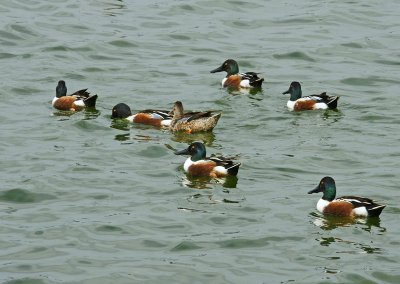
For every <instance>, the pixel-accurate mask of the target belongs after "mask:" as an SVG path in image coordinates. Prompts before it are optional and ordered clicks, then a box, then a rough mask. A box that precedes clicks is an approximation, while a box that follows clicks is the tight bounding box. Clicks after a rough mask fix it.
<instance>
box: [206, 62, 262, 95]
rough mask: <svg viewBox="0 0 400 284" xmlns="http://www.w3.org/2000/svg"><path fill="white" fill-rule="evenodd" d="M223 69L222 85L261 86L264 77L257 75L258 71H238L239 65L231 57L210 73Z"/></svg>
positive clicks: (237, 87) (230, 86) (231, 86)
mask: <svg viewBox="0 0 400 284" xmlns="http://www.w3.org/2000/svg"><path fill="white" fill-rule="evenodd" d="M222 71H225V72H226V73H227V74H226V77H225V78H224V79H222V87H224V88H225V87H228V88H234V89H240V88H261V85H262V83H263V81H264V78H260V77H258V73H255V72H247V73H239V65H238V63H237V62H236V61H235V60H233V59H228V60H226V61H225V62H224V63H222V65H221V66H220V67H218V68H216V69H214V70H211V71H210V73H217V72H222Z"/></svg>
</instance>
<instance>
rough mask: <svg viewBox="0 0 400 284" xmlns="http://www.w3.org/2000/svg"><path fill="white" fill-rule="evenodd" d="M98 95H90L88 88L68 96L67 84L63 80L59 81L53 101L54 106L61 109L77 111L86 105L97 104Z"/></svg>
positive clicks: (93, 105)
mask: <svg viewBox="0 0 400 284" xmlns="http://www.w3.org/2000/svg"><path fill="white" fill-rule="evenodd" d="M96 100H97V95H94V96H90V93H89V92H87V89H82V90H79V91H77V92H75V93H73V94H71V95H68V96H67V86H66V85H65V82H64V81H63V80H60V81H58V85H57V88H56V96H55V97H54V99H53V101H52V105H53V107H54V108H56V109H59V110H72V111H77V110H81V109H83V108H85V107H95V106H96Z"/></svg>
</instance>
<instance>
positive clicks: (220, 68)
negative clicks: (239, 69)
mask: <svg viewBox="0 0 400 284" xmlns="http://www.w3.org/2000/svg"><path fill="white" fill-rule="evenodd" d="M222 71H224V67H223V66H222V65H221V66H219V67H218V68H215V69H214V70H211V71H210V73H217V72H222Z"/></svg>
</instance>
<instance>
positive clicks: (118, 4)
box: [104, 0, 126, 16]
mask: <svg viewBox="0 0 400 284" xmlns="http://www.w3.org/2000/svg"><path fill="white" fill-rule="evenodd" d="M104 6H106V7H104V13H105V14H106V15H108V16H116V15H118V14H121V13H122V10H125V9H126V6H125V4H124V3H123V1H122V0H114V1H110V0H108V1H105V2H104Z"/></svg>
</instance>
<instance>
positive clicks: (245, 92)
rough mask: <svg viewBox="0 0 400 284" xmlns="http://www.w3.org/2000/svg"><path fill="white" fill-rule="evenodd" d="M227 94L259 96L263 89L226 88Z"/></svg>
mask: <svg viewBox="0 0 400 284" xmlns="http://www.w3.org/2000/svg"><path fill="white" fill-rule="evenodd" d="M226 90H227V92H228V93H229V94H230V95H233V96H237V95H253V96H254V95H257V94H258V93H262V88H250V89H249V88H241V89H239V90H238V89H236V88H226Z"/></svg>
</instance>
